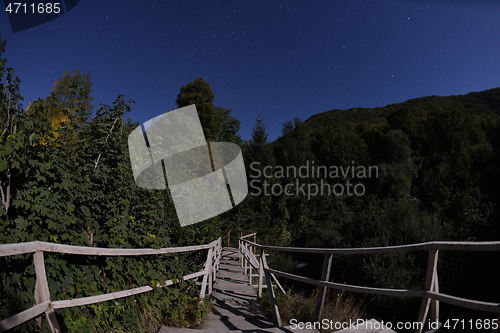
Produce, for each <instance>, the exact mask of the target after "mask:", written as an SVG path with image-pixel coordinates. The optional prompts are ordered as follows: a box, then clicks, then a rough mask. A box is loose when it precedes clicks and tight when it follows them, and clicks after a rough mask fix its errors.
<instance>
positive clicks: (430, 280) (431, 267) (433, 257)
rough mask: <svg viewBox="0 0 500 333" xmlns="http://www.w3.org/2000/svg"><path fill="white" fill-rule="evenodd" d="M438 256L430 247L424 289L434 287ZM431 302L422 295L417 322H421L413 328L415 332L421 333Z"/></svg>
mask: <svg viewBox="0 0 500 333" xmlns="http://www.w3.org/2000/svg"><path fill="white" fill-rule="evenodd" d="M438 256H439V250H437V249H431V250H429V255H428V258H427V273H426V276H425V286H424V288H425V290H429V291H430V290H432V288H433V287H434V279H435V278H436V277H437V275H436V274H435V273H436V269H437V261H438ZM430 303H431V299H430V298H429V297H428V296H427V295H425V296H424V297H422V303H420V311H419V312H418V319H417V322H419V323H421V324H422V325H421V327H417V328H415V330H414V332H415V333H422V329H423V326H424V324H425V317H427V312H428V311H429V306H430Z"/></svg>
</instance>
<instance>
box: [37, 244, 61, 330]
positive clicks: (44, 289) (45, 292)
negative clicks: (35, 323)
mask: <svg viewBox="0 0 500 333" xmlns="http://www.w3.org/2000/svg"><path fill="white" fill-rule="evenodd" d="M33 262H34V264H35V274H36V287H35V301H36V304H40V303H43V302H45V301H49V302H50V291H49V284H48V283H47V274H46V272H45V262H44V260H43V251H36V252H35V254H34V255H33ZM45 315H46V316H47V321H48V322H49V325H50V329H51V330H52V332H53V333H61V328H60V327H59V323H58V322H57V318H56V313H55V311H54V308H53V306H52V304H50V306H49V308H48V310H47V311H45Z"/></svg>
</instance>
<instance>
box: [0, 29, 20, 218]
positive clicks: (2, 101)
mask: <svg viewBox="0 0 500 333" xmlns="http://www.w3.org/2000/svg"><path fill="white" fill-rule="evenodd" d="M6 45H7V41H6V40H2V38H1V37H0V124H2V125H1V127H0V194H1V199H2V205H3V212H4V213H5V214H7V213H8V211H9V207H10V204H11V201H12V197H13V191H14V188H13V187H14V183H15V181H14V180H15V177H16V172H17V171H18V170H19V169H20V168H21V166H22V164H23V163H24V162H25V160H24V159H23V154H22V148H23V146H24V144H25V141H26V140H25V139H26V135H25V134H24V133H23V127H22V126H19V131H18V125H20V123H21V121H22V118H23V117H24V112H23V109H22V108H21V105H20V102H21V101H22V100H23V97H22V96H21V93H20V92H19V83H20V82H21V80H20V79H19V78H18V77H17V76H16V75H15V73H14V70H13V69H12V68H10V67H9V68H7V69H6V68H5V64H6V62H7V59H2V58H1V55H2V53H3V52H5V47H6ZM4 75H5V76H6V81H5V83H4ZM16 170H17V171H16ZM0 215H2V214H0Z"/></svg>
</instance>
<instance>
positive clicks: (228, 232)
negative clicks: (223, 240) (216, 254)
mask: <svg viewBox="0 0 500 333" xmlns="http://www.w3.org/2000/svg"><path fill="white" fill-rule="evenodd" d="M230 235H231V229H229V230H228V231H227V247H229V238H230Z"/></svg>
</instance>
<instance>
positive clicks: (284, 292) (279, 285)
mask: <svg viewBox="0 0 500 333" xmlns="http://www.w3.org/2000/svg"><path fill="white" fill-rule="evenodd" d="M271 276H272V278H273V279H274V281H276V284H277V285H278V287H279V288H280V289H281V291H282V292H283V294H285V295H286V291H285V289H283V287H282V286H281V284H280V283H279V281H278V279H277V278H276V276H274V274H271Z"/></svg>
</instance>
